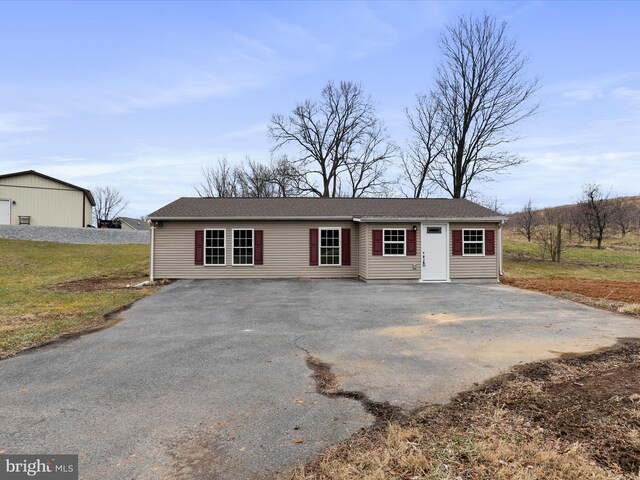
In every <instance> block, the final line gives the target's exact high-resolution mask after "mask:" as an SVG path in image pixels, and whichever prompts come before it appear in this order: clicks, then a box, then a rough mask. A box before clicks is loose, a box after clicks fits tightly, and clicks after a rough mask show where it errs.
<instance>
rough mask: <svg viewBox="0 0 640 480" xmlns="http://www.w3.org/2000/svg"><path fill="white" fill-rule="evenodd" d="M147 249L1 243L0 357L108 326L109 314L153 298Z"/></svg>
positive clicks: (119, 246) (121, 246) (114, 246)
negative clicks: (145, 282)
mask: <svg viewBox="0 0 640 480" xmlns="http://www.w3.org/2000/svg"><path fill="white" fill-rule="evenodd" d="M148 264H149V247H148V246H147V245H70V244H61V243H50V242H30V241H24V240H5V239H0V358H3V357H7V356H10V355H13V354H15V353H17V352H19V351H21V350H24V349H26V348H30V347H33V346H37V345H41V344H43V343H47V342H50V341H52V340H55V339H57V338H60V337H61V336H69V335H77V334H80V333H83V332H85V331H88V330H94V329H99V328H103V327H104V326H106V325H108V322H107V320H106V319H105V315H108V314H109V313H111V312H114V311H116V310H119V309H120V308H122V307H124V306H126V305H129V304H131V303H132V302H134V301H136V300H138V299H139V298H142V297H144V296H146V295H149V294H151V293H152V292H153V291H155V288H154V287H144V288H128V287H127V285H131V284H133V283H137V282H140V281H143V280H146V279H147V272H148Z"/></svg>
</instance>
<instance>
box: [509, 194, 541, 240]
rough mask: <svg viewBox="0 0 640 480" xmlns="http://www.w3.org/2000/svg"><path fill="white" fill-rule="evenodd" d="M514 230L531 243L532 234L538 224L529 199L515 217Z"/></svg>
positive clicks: (536, 214)
mask: <svg viewBox="0 0 640 480" xmlns="http://www.w3.org/2000/svg"><path fill="white" fill-rule="evenodd" d="M515 220H516V222H515V223H516V230H518V232H520V233H521V234H522V235H524V236H525V237H527V241H528V242H531V238H532V237H533V232H534V230H535V227H536V225H537V222H538V213H537V211H536V209H535V208H534V206H533V202H532V201H531V199H529V200H528V201H527V203H525V204H524V207H522V210H521V211H520V213H518V215H517V217H516V219H515Z"/></svg>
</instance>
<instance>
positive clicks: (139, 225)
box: [115, 217, 149, 230]
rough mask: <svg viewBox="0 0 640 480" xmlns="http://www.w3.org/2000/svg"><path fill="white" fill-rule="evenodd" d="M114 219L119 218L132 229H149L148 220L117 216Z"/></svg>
mask: <svg viewBox="0 0 640 480" xmlns="http://www.w3.org/2000/svg"><path fill="white" fill-rule="evenodd" d="M115 220H120V221H121V222H122V223H126V224H127V225H129V226H130V227H131V228H133V229H134V230H149V222H147V221H146V220H143V219H141V218H132V217H118V218H116V219H115Z"/></svg>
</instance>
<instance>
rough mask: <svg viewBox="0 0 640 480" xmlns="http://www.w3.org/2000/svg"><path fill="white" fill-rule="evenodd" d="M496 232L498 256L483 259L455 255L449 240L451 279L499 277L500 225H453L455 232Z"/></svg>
mask: <svg viewBox="0 0 640 480" xmlns="http://www.w3.org/2000/svg"><path fill="white" fill-rule="evenodd" d="M479 228H483V229H484V230H495V232H496V234H495V235H496V236H495V238H496V254H495V255H485V256H482V257H475V256H464V255H455V256H454V255H453V242H452V241H451V238H450V239H449V269H450V272H451V279H452V280H454V279H471V278H497V277H498V254H499V252H498V248H499V245H498V224H497V223H452V224H450V227H449V235H451V232H452V231H453V230H465V229H479Z"/></svg>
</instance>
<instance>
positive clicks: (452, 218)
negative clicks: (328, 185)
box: [359, 217, 508, 223]
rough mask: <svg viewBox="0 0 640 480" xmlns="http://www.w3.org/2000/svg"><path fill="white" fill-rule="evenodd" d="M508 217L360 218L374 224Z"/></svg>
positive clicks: (488, 220) (497, 219)
mask: <svg viewBox="0 0 640 480" xmlns="http://www.w3.org/2000/svg"><path fill="white" fill-rule="evenodd" d="M507 219H508V217H360V219H359V221H361V222H363V223H375V222H503V221H506V220H507Z"/></svg>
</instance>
